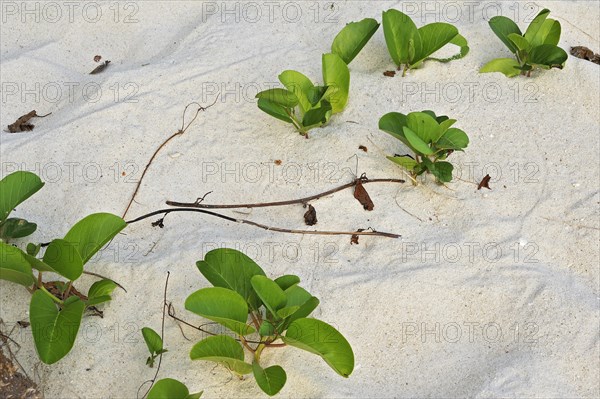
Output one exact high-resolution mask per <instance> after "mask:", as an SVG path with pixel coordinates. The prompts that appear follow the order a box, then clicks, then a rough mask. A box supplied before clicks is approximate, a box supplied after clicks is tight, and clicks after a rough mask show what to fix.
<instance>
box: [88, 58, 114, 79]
mask: <svg viewBox="0 0 600 399" xmlns="http://www.w3.org/2000/svg"><path fill="white" fill-rule="evenodd" d="M108 64H110V61H108V60H107V61H104V64H100V65H98V66H97V67H96V68H94V70H93V71H92V72H90V75H96V74H98V73H100V72H102V71H104V70H105V69H106V67H107V66H108Z"/></svg>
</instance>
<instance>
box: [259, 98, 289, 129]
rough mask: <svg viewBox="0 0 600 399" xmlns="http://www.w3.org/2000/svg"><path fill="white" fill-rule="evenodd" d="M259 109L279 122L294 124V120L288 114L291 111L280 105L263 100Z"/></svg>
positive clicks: (260, 101) (260, 100)
mask: <svg viewBox="0 0 600 399" xmlns="http://www.w3.org/2000/svg"><path fill="white" fill-rule="evenodd" d="M258 108H260V109H261V110H262V111H264V112H266V113H267V114H269V115H271V116H273V117H275V118H277V119H279V120H282V121H284V122H287V123H292V118H290V115H289V114H288V112H291V111H290V110H289V109H287V108H285V107H283V106H281V105H279V104H275V103H274V102H271V101H269V100H265V99H264V98H261V99H259V100H258Z"/></svg>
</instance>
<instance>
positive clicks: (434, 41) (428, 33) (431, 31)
mask: <svg viewBox="0 0 600 399" xmlns="http://www.w3.org/2000/svg"><path fill="white" fill-rule="evenodd" d="M418 31H419V35H420V36H421V46H422V48H421V52H420V53H419V54H417V55H416V56H415V59H414V60H413V61H412V62H411V64H412V63H416V62H419V61H422V60H424V59H426V58H427V57H429V56H430V55H431V54H433V53H435V52H436V51H438V50H439V49H441V48H442V47H444V46H445V45H446V44H448V43H450V41H451V40H452V39H453V38H454V37H455V36H456V35H458V29H456V27H454V26H452V25H450V24H447V23H444V22H434V23H432V24H428V25H425V26H422V27H421V28H419V29H418Z"/></svg>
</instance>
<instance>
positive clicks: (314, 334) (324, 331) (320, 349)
mask: <svg viewBox="0 0 600 399" xmlns="http://www.w3.org/2000/svg"><path fill="white" fill-rule="evenodd" d="M282 339H283V341H284V342H285V343H286V344H288V345H291V346H295V347H296V348H300V349H304V350H306V351H309V352H311V353H314V354H317V355H319V356H321V357H322V358H323V360H325V362H326V363H327V364H328V365H329V366H330V367H331V368H332V369H333V370H334V371H335V372H336V373H338V374H339V375H341V376H342V377H348V376H349V375H350V374H351V373H352V370H354V353H353V352H352V348H351V347H350V344H349V343H348V341H347V340H346V338H344V336H343V335H342V334H340V333H339V332H338V331H337V330H336V329H335V328H333V327H332V326H330V325H329V324H327V323H325V322H323V321H320V320H317V319H298V320H295V321H294V322H293V323H292V324H290V326H289V327H288V330H287V332H286V335H285V337H282Z"/></svg>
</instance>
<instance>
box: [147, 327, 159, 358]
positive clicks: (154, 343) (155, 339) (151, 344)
mask: <svg viewBox="0 0 600 399" xmlns="http://www.w3.org/2000/svg"><path fill="white" fill-rule="evenodd" d="M142 335H143V336H144V341H146V346H147V347H148V350H149V351H150V353H151V354H155V353H158V352H160V351H161V350H162V349H163V340H162V338H161V337H160V335H158V333H157V332H156V331H154V330H153V329H151V328H150V327H143V328H142Z"/></svg>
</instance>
